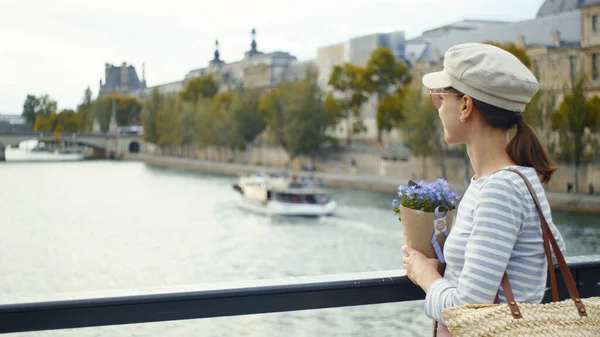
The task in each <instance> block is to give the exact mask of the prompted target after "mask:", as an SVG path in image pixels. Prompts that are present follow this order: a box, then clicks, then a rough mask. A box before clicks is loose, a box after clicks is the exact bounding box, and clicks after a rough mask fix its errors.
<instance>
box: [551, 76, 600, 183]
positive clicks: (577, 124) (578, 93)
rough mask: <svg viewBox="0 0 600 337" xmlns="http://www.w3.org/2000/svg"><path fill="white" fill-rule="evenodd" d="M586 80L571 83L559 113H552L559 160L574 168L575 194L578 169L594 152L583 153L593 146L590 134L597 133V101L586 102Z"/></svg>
mask: <svg viewBox="0 0 600 337" xmlns="http://www.w3.org/2000/svg"><path fill="white" fill-rule="evenodd" d="M586 88H587V79H586V78H585V77H584V76H583V75H580V76H578V77H576V78H575V79H573V81H572V83H571V85H570V87H569V88H566V90H565V91H567V92H568V94H567V95H565V97H564V99H563V101H562V103H561V105H560V106H559V108H558V110H556V111H555V112H553V113H552V116H551V124H552V129H553V130H554V131H557V132H558V133H559V144H558V146H559V150H560V156H561V159H562V160H565V161H567V162H570V163H572V164H573V165H574V168H575V177H574V178H575V188H576V191H577V190H578V189H577V187H578V185H579V184H578V180H579V179H578V169H579V166H580V164H581V162H582V161H583V160H588V159H591V157H592V156H593V152H590V153H586V149H589V148H592V147H593V146H594V144H595V138H594V137H593V136H594V135H593V133H595V132H597V131H598V127H599V125H598V124H599V122H598V119H599V118H600V116H599V109H600V99H598V98H597V97H594V98H592V99H590V100H588V99H587V98H586V96H585V91H586Z"/></svg>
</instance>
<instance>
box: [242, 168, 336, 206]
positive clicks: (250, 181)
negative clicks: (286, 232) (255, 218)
mask: <svg viewBox="0 0 600 337" xmlns="http://www.w3.org/2000/svg"><path fill="white" fill-rule="evenodd" d="M233 188H234V189H235V190H236V191H238V192H239V193H240V199H239V200H238V206H239V207H240V208H243V209H245V210H248V211H252V212H256V213H261V214H266V215H301V216H321V215H331V214H333V212H334V210H335V208H336V206H337V205H336V202H335V201H334V200H332V199H331V198H330V197H329V195H328V194H327V191H326V190H325V189H324V186H323V184H322V182H320V181H319V180H317V179H313V178H307V177H296V176H288V175H281V176H270V175H265V174H256V175H252V176H247V177H240V178H239V180H238V181H237V182H236V183H235V184H234V185H233Z"/></svg>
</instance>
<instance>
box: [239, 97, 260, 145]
mask: <svg viewBox="0 0 600 337" xmlns="http://www.w3.org/2000/svg"><path fill="white" fill-rule="evenodd" d="M236 96H237V97H236V100H235V101H234V106H233V111H234V121H235V126H236V129H237V130H236V131H237V133H238V134H239V136H241V140H242V141H243V143H244V144H246V143H251V142H253V141H254V139H255V138H256V137H257V136H258V135H259V134H261V133H262V132H263V131H264V130H265V127H266V122H265V120H264V118H263V116H262V114H261V112H260V110H259V108H258V105H259V102H260V92H259V91H257V90H246V91H243V92H241V93H239V94H238V95H236ZM243 147H245V145H244V146H243Z"/></svg>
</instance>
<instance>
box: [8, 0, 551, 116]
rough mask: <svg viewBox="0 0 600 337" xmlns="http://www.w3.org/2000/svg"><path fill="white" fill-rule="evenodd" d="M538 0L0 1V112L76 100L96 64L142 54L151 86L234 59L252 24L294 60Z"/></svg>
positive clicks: (510, 14) (525, 14) (94, 82)
mask: <svg viewBox="0 0 600 337" xmlns="http://www.w3.org/2000/svg"><path fill="white" fill-rule="evenodd" d="M541 2H542V1H541V0H536V1H522V0H487V1H485V2H483V1H480V0H454V1H447V0H421V1H415V0H394V1H388V0H360V1H359V0H345V1H341V0H335V1H334V0H304V1H289V0H284V1H281V0H254V1H234V0H223V1H216V0H212V1H186V0H170V1H158V0H145V1H138V0H136V1H123V0H121V1H117V0H104V1H82V0H54V1H45V0H2V4H1V5H0V6H1V8H0V61H1V62H0V113H20V111H21V109H22V104H23V101H24V100H25V97H26V95H27V94H29V93H31V94H36V95H39V94H42V93H48V94H50V96H51V97H53V98H54V99H56V100H57V101H58V103H59V108H75V107H76V105H77V104H78V102H79V101H80V99H81V96H82V95H83V92H84V90H85V88H86V86H88V85H90V86H91V87H92V90H93V91H94V92H95V93H97V90H98V80H99V79H100V78H101V77H103V75H104V63H105V62H109V63H113V64H120V63H121V62H123V61H126V62H128V63H130V64H134V65H135V66H136V68H137V70H138V74H139V75H140V76H141V64H142V63H144V62H145V63H146V76H147V78H148V83H149V84H150V85H154V84H159V83H163V82H170V81H176V80H179V79H181V78H182V77H183V76H184V75H185V73H186V72H187V71H189V70H191V69H194V68H198V67H203V66H205V65H206V64H207V62H208V60H210V59H211V58H212V55H213V52H214V40H215V39H217V38H218V39H219V41H220V53H221V57H222V58H223V59H224V60H226V61H235V60H238V59H240V58H241V57H242V55H243V53H244V51H246V50H248V49H249V47H250V30H251V29H252V27H256V29H257V31H258V45H259V49H261V50H263V51H271V50H283V51H288V52H290V53H291V54H293V55H296V56H297V57H298V58H299V59H300V60H305V59H309V58H314V57H315V56H316V50H317V48H318V47H319V46H323V45H327V44H332V43H337V42H342V41H345V40H347V39H349V38H351V37H353V36H357V35H364V34H368V33H372V32H376V31H390V30H394V29H397V28H400V27H403V28H404V29H405V31H406V34H407V36H408V37H413V36H416V35H418V34H419V33H420V32H421V31H423V30H427V29H431V28H435V27H437V26H440V25H444V24H447V23H450V22H453V21H458V20H461V19H463V18H470V19H494V20H521V19H527V18H532V17H534V16H535V13H536V11H537V9H538V8H539V6H540V5H541Z"/></svg>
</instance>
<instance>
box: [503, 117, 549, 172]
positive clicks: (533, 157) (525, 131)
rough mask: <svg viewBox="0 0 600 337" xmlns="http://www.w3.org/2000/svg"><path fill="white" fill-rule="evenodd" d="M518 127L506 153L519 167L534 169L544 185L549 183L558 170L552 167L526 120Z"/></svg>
mask: <svg viewBox="0 0 600 337" xmlns="http://www.w3.org/2000/svg"><path fill="white" fill-rule="evenodd" d="M516 125H517V133H516V134H515V136H514V137H513V139H511V141H510V143H508V145H507V146H506V153H507V154H508V156H509V157H510V159H511V160H512V161H514V162H515V163H516V164H517V165H519V166H528V167H533V168H534V169H535V170H536V172H537V173H538V174H539V175H540V176H541V179H540V180H541V181H542V183H547V182H549V181H550V178H552V174H553V173H554V171H556V170H557V168H556V167H554V166H553V165H552V160H551V159H550V156H549V155H548V152H547V151H546V149H544V146H542V144H541V143H540V141H539V139H538V137H537V135H536V134H535V131H533V129H532V128H531V127H530V126H529V125H528V124H527V123H526V122H525V121H524V120H522V119H521V120H518V121H517V123H516Z"/></svg>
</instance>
